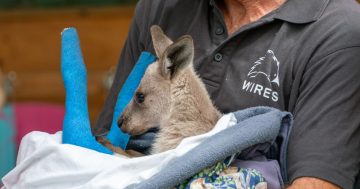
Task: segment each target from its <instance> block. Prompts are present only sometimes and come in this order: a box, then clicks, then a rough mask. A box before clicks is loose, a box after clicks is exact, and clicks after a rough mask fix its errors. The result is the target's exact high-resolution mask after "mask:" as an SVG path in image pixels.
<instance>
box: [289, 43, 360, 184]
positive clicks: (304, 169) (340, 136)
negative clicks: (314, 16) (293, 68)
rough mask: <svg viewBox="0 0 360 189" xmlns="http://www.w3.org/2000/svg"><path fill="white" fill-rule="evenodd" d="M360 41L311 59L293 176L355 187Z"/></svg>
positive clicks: (297, 121)
mask: <svg viewBox="0 0 360 189" xmlns="http://www.w3.org/2000/svg"><path fill="white" fill-rule="evenodd" d="M359 56H360V46H358V47H349V48H343V49H339V50H337V51H334V52H332V53H330V54H328V55H326V56H324V57H323V58H321V59H318V60H316V61H314V62H312V63H311V62H310V63H309V64H308V66H307V68H306V69H305V72H304V74H303V79H302V83H301V84H300V90H299V91H300V92H299V94H298V95H299V96H298V100H297V104H296V107H295V110H294V112H293V113H294V127H293V131H292V134H291V137H290V141H289V147H288V174H289V178H290V181H293V180H294V179H296V178H299V177H304V176H308V177H316V178H320V179H324V180H327V181H330V182H332V183H334V184H336V185H338V186H340V187H342V188H353V186H354V182H355V177H356V175H357V174H358V173H359V166H360V61H359V60H360V59H359Z"/></svg>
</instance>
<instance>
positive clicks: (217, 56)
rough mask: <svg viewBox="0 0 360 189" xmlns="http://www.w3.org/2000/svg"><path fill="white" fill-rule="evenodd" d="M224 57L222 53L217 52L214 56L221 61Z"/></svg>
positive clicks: (217, 60)
mask: <svg viewBox="0 0 360 189" xmlns="http://www.w3.org/2000/svg"><path fill="white" fill-rule="evenodd" d="M222 59H223V55H222V54H221V53H216V54H215V56H214V60H215V61H216V62H220V61H221V60H222Z"/></svg>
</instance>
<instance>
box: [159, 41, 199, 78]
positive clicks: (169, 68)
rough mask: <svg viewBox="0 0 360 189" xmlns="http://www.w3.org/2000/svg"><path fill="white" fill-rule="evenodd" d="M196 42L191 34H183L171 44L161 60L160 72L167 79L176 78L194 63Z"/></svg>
mask: <svg viewBox="0 0 360 189" xmlns="http://www.w3.org/2000/svg"><path fill="white" fill-rule="evenodd" d="M193 58H194V43H193V40H192V38H191V37H190V36H183V37H181V38H179V39H178V40H177V41H175V42H174V43H173V44H172V45H170V46H169V47H168V48H167V49H166V50H165V52H164V54H163V56H161V58H160V60H159V64H160V65H159V68H160V73H161V75H162V76H163V77H165V78H167V79H172V78H174V77H175V76H176V75H177V74H178V73H179V72H180V71H181V70H183V69H185V68H186V67H187V66H189V65H190V64H192V61H193Z"/></svg>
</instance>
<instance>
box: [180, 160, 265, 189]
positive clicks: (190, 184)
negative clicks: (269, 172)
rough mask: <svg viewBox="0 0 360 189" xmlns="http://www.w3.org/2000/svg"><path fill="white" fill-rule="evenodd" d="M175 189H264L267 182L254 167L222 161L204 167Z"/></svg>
mask: <svg viewBox="0 0 360 189" xmlns="http://www.w3.org/2000/svg"><path fill="white" fill-rule="evenodd" d="M176 188H177V189H203V188H206V189H266V188H267V183H266V181H265V178H264V177H263V176H262V175H261V173H260V172H258V171H257V170H254V169H243V168H237V167H229V166H227V164H225V163H224V162H220V163H217V164H216V165H214V166H212V167H209V168H207V169H204V170H203V171H201V172H199V173H198V174H196V175H194V176H193V177H191V178H190V179H188V180H187V181H185V182H184V183H183V184H181V185H179V186H177V187H176Z"/></svg>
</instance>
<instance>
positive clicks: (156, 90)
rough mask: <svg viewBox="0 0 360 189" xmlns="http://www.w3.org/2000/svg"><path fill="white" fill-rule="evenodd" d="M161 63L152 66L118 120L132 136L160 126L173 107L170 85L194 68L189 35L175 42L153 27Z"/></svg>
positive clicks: (192, 49)
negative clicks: (187, 70) (183, 72)
mask: <svg viewBox="0 0 360 189" xmlns="http://www.w3.org/2000/svg"><path fill="white" fill-rule="evenodd" d="M151 37H152V41H153V45H154V49H155V52H156V55H157V57H158V60H157V61H156V62H154V63H152V64H150V65H149V67H148V68H147V70H146V72H145V74H144V76H143V78H142V80H141V82H140V85H139V87H138V89H137V90H136V92H135V95H134V96H133V98H132V100H131V101H130V102H129V104H128V105H127V107H126V108H125V110H124V111H123V113H122V115H121V116H120V118H119V120H118V125H119V126H120V128H121V130H122V131H123V132H125V133H129V134H130V135H139V134H142V133H145V132H146V131H147V130H149V129H150V128H153V127H159V126H160V124H161V121H162V120H163V119H164V118H165V116H167V115H168V113H169V110H170V105H171V88H170V84H171V83H172V81H173V80H174V79H176V78H177V76H179V75H181V74H180V73H181V72H182V71H184V70H185V69H192V61H193V57H194V45H193V40H192V38H191V37H190V36H183V37H180V38H179V39H178V40H176V41H175V42H172V41H171V40H170V39H169V38H168V37H167V36H166V35H165V34H164V33H163V31H162V30H161V29H160V27H158V26H152V27H151Z"/></svg>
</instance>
